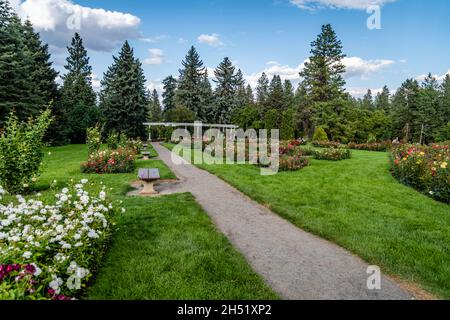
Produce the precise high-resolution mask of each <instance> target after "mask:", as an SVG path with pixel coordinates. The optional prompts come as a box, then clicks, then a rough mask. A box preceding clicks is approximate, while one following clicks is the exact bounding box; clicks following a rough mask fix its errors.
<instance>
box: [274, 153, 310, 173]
mask: <svg viewBox="0 0 450 320" xmlns="http://www.w3.org/2000/svg"><path fill="white" fill-rule="evenodd" d="M307 166H309V159H308V158H305V157H302V156H301V155H300V154H298V155H294V156H290V155H282V156H280V167H279V169H280V171H297V170H300V169H303V168H305V167H307Z"/></svg>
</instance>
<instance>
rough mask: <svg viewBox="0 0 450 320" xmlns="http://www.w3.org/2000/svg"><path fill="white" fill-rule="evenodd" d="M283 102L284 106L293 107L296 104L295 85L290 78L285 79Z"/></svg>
mask: <svg viewBox="0 0 450 320" xmlns="http://www.w3.org/2000/svg"><path fill="white" fill-rule="evenodd" d="M283 104H284V108H291V107H292V106H293V104H294V86H293V85H292V82H291V81H290V80H288V79H286V80H284V85H283Z"/></svg>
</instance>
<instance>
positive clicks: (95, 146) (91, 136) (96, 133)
mask: <svg viewBox="0 0 450 320" xmlns="http://www.w3.org/2000/svg"><path fill="white" fill-rule="evenodd" d="M86 144H87V145H88V153H89V155H91V154H94V153H96V152H98V151H99V150H100V147H101V146H102V133H101V129H100V126H99V125H96V126H95V127H92V128H88V129H87V131H86Z"/></svg>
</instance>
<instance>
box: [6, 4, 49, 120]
mask: <svg viewBox="0 0 450 320" xmlns="http://www.w3.org/2000/svg"><path fill="white" fill-rule="evenodd" d="M31 62H32V60H31V56H30V54H29V52H28V50H27V48H26V40H25V37H24V28H23V26H22V24H21V22H20V19H19V17H18V16H17V15H16V14H15V13H14V12H13V10H12V9H11V7H10V6H9V3H8V1H5V0H0V126H2V123H3V121H4V120H5V119H6V117H7V115H8V114H9V113H10V112H11V111H12V110H13V109H14V110H15V111H16V115H17V117H18V118H19V120H25V119H26V118H28V117H29V116H32V115H36V114H37V113H38V112H39V109H40V108H42V107H44V106H38V105H36V104H35V103H34V101H33V96H32V88H33V85H34V84H33V83H32V78H31V76H30V74H31V70H32V68H33V64H32V63H31Z"/></svg>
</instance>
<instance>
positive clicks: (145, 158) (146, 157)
mask: <svg viewBox="0 0 450 320" xmlns="http://www.w3.org/2000/svg"><path fill="white" fill-rule="evenodd" d="M142 160H150V158H149V157H148V156H144V157H143V158H142Z"/></svg>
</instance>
